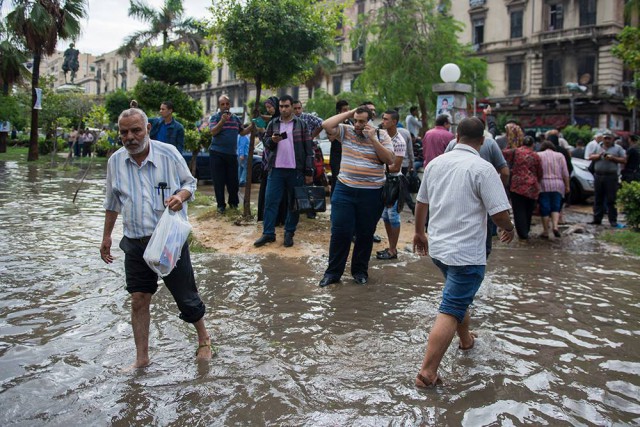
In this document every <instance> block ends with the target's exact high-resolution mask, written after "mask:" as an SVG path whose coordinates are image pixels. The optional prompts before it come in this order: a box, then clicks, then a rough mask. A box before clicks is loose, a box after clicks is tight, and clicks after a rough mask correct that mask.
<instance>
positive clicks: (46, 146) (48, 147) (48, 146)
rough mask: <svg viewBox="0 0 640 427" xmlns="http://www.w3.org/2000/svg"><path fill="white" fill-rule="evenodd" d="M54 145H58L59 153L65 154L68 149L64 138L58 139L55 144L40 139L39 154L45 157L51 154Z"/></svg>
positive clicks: (51, 141)
mask: <svg viewBox="0 0 640 427" xmlns="http://www.w3.org/2000/svg"><path fill="white" fill-rule="evenodd" d="M54 143H57V144H58V147H57V149H56V151H57V152H58V153H60V152H64V151H65V150H67V148H68V145H67V142H66V141H65V140H64V139H62V138H57V139H56V141H55V142H54V141H53V140H46V141H45V139H44V138H38V152H39V153H40V154H43V155H44V154H49V153H51V152H52V151H53V144H54Z"/></svg>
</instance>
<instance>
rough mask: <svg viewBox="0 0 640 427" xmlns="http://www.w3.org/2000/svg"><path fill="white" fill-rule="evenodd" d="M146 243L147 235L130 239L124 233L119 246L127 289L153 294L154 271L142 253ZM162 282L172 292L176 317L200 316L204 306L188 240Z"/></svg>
mask: <svg viewBox="0 0 640 427" xmlns="http://www.w3.org/2000/svg"><path fill="white" fill-rule="evenodd" d="M148 243H149V237H145V238H142V239H130V238H128V237H126V236H124V237H122V240H121V241H120V249H122V250H123V251H124V254H125V255H124V271H125V276H126V281H127V291H128V292H129V293H133V292H143V293H149V294H155V293H156V291H157V290H158V275H157V274H156V273H155V272H154V271H153V270H151V269H150V268H149V266H148V265H147V263H146V262H145V260H144V258H143V255H144V251H145V249H146V248H147V244H148ZM162 280H163V281H164V284H165V286H166V287H167V289H168V290H169V292H171V295H173V299H174V300H175V301H176V304H177V305H178V309H179V310H180V318H181V319H182V320H184V321H185V322H188V323H195V322H197V321H198V320H200V319H202V317H203V316H204V313H205V306H204V303H203V302H202V300H201V299H200V295H199V294H198V288H197V287H196V280H195V277H194V275H193V268H192V267H191V257H190V255H189V243H185V244H184V246H182V252H181V254H180V259H179V260H178V263H177V264H176V266H175V268H174V269H173V270H172V271H171V273H169V275H167V276H165V277H163V278H162Z"/></svg>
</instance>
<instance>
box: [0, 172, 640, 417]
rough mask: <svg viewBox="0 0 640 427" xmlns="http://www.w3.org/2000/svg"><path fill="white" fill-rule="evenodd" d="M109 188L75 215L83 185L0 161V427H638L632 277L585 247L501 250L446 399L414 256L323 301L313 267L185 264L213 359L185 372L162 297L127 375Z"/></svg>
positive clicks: (83, 197) (239, 261) (96, 180)
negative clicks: (425, 370) (428, 375)
mask: <svg viewBox="0 0 640 427" xmlns="http://www.w3.org/2000/svg"><path fill="white" fill-rule="evenodd" d="M103 173H104V169H103V168H99V167H97V166H96V167H95V171H93V172H92V173H91V174H90V175H89V176H88V179H87V180H86V181H85V184H84V185H83V188H82V189H81V192H80V195H79V199H78V202H77V203H76V204H73V203H71V199H72V198H73V194H74V192H75V190H76V188H77V185H78V183H79V176H78V175H79V173H70V174H67V173H63V172H46V173H45V172H43V171H37V170H36V171H33V170H32V168H31V167H26V166H22V165H18V164H16V163H12V162H0V177H1V178H2V182H3V185H2V186H0V217H1V218H2V222H1V223H0V290H1V292H2V298H1V300H0V392H1V395H2V397H1V399H0V424H2V425H7V424H13V423H18V424H23V425H24V424H27V425H28V424H36V423H37V424H42V423H47V424H54V425H62V424H71V425H78V424H91V425H106V424H113V425H131V424H140V425H142V424H144V425H149V424H162V425H167V424H176V425H177V424H180V425H182V424H193V425H212V424H213V425H228V424H243V425H244V424H249V423H253V424H259V425H262V424H270V425H274V424H277V425H280V424H293V425H321V426H323V425H388V424H390V425H469V426H471V425H523V424H540V425H613V424H638V423H640V401H639V396H640V393H639V391H640V390H639V387H640V381H639V378H640V363H639V362H638V357H637V344H636V342H637V339H638V335H640V321H639V320H638V319H639V318H640V316H639V314H640V309H639V308H640V306H639V305H638V303H637V282H638V276H639V275H640V267H639V266H638V265H639V264H638V262H637V259H630V258H627V257H622V256H610V255H607V256H604V255H603V253H599V252H593V251H592V248H597V245H592V244H589V245H584V244H581V245H576V246H577V247H576V246H572V245H569V247H570V248H571V249H570V250H566V248H563V247H562V246H557V245H554V246H551V245H544V244H541V245H536V246H534V247H533V248H528V247H527V246H526V245H514V246H513V247H511V248H510V249H503V248H500V247H498V248H497V249H496V250H495V251H494V253H493V255H492V257H491V260H490V265H489V268H488V276H487V278H486V280H485V283H484V284H483V286H482V288H481V290H480V293H479V296H478V298H477V303H476V305H475V307H474V325H473V327H474V330H475V331H477V333H478V335H479V338H478V341H477V344H476V347H475V349H474V350H473V351H471V352H468V353H462V352H460V351H458V350H457V348H456V347H457V346H456V345H453V346H452V348H451V349H450V350H449V351H448V352H447V354H446V355H445V358H444V360H443V364H442V369H443V372H442V375H443V377H444V378H445V379H446V381H447V383H448V385H447V387H445V388H442V389H438V390H434V391H430V392H427V393H425V392H421V391H418V390H416V389H414V388H413V376H414V375H415V373H416V370H417V368H418V366H419V364H420V361H421V360H422V356H423V352H424V344H425V340H426V337H427V332H428V331H427V327H428V325H429V324H430V323H431V321H432V319H433V317H434V316H435V314H436V310H437V303H438V301H439V297H440V290H441V286H442V278H441V275H440V273H439V272H438V270H437V269H436V268H435V266H433V265H432V264H431V263H429V262H427V261H426V260H424V259H423V260H419V259H417V258H414V257H412V256H411V255H409V254H403V255H402V257H401V260H400V262H397V263H393V264H384V263H381V262H377V261H374V262H373V263H372V264H373V265H372V268H373V271H372V274H371V278H372V280H371V284H370V285H368V286H366V287H360V286H356V285H354V284H353V283H352V282H351V281H350V279H349V278H348V277H347V278H345V280H344V281H343V283H341V284H338V285H336V286H332V287H331V288H330V289H319V288H318V287H317V286H316V282H317V280H318V278H319V277H320V276H321V273H322V270H323V268H324V266H325V262H326V260H325V259H312V260H287V259H278V258H275V257H267V258H261V257H249V256H246V257H233V258H232V257H226V256H223V255H219V254H203V255H199V254H194V255H193V256H192V258H193V264H194V270H195V271H196V276H197V277H196V279H197V281H198V283H199V284H200V291H201V294H202V299H203V300H204V301H205V303H206V304H207V306H208V309H209V314H208V318H207V320H208V323H209V324H210V325H211V328H212V329H213V331H214V332H215V339H216V340H217V341H218V342H219V343H220V355H219V357H218V358H216V359H215V360H214V362H212V363H211V364H210V365H205V366H203V365H198V364H196V363H194V357H193V354H194V351H195V348H194V345H193V342H194V341H195V333H194V331H193V329H192V328H191V327H189V326H188V325H186V324H184V323H182V322H181V321H179V320H178V318H177V310H176V308H175V304H174V302H173V300H172V298H171V296H170V295H169V293H168V292H167V291H166V290H165V289H163V288H161V290H160V291H159V292H158V294H157V295H156V296H155V297H154V300H153V306H152V325H151V340H150V341H151V347H152V350H151V357H152V360H153V363H152V365H151V366H150V367H148V368H147V369H145V370H144V371H140V372H136V373H122V372H121V371H120V368H121V367H122V366H123V365H125V364H127V363H129V362H131V359H132V352H133V349H134V347H133V340H132V337H131V327H130V324H129V302H128V300H127V296H126V292H125V291H124V277H123V266H122V258H123V255H122V253H121V252H120V251H119V250H116V252H115V254H116V256H117V257H118V259H117V260H116V262H115V263H114V264H113V265H109V266H107V265H105V264H103V263H102V262H101V261H100V259H99V255H98V246H99V244H100V238H101V233H102V222H103V211H102V207H101V206H102V194H103V188H102V186H103V182H104V181H103V178H102V174H103ZM118 233H121V231H120V229H117V230H116V236H114V237H116V238H117V237H118V236H119V234H118ZM578 249H581V251H578Z"/></svg>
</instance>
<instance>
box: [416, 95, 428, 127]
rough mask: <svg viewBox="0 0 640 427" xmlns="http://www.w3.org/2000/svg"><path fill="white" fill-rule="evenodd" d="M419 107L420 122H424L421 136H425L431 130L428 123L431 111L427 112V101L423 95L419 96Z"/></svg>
mask: <svg viewBox="0 0 640 427" xmlns="http://www.w3.org/2000/svg"><path fill="white" fill-rule="evenodd" d="M418 105H419V106H420V121H421V122H422V128H421V129H420V134H421V135H424V133H425V132H426V131H427V130H428V129H429V123H428V122H427V114H428V112H429V110H427V100H426V99H424V95H423V94H421V93H419V94H418Z"/></svg>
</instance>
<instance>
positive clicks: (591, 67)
mask: <svg viewBox="0 0 640 427" xmlns="http://www.w3.org/2000/svg"><path fill="white" fill-rule="evenodd" d="M576 68H577V71H578V75H577V76H576V82H578V83H580V84H581V85H588V84H591V83H593V81H594V77H595V72H596V57H595V55H580V54H578V58H577V64H576Z"/></svg>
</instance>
